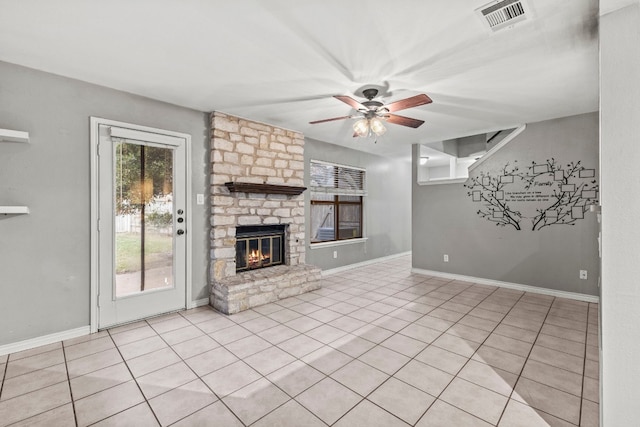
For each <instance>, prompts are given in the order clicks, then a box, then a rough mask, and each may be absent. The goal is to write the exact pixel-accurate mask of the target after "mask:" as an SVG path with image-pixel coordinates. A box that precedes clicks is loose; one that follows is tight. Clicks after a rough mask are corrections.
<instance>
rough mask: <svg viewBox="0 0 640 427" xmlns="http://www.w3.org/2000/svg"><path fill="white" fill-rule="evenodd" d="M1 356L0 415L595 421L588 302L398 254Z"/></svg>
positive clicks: (105, 420) (126, 420)
mask: <svg viewBox="0 0 640 427" xmlns="http://www.w3.org/2000/svg"><path fill="white" fill-rule="evenodd" d="M323 282H324V284H323V288H322V289H321V290H318V291H315V292H312V293H309V294H305V295H300V296H298V297H292V298H288V299H286V300H283V301H280V302H278V303H273V304H269V305H265V306H262V307H257V308H256V309H254V310H249V311H245V312H242V313H239V314H236V315H233V316H225V315H222V314H219V313H217V312H215V311H213V310H212V309H211V308H209V307H201V308H198V309H194V310H188V311H184V312H180V313H173V314H169V315H165V316H162V317H157V318H152V319H148V320H145V321H140V322H137V323H135V324H130V325H126V326H122V327H118V328H114V329H110V330H108V331H103V332H100V333H97V334H94V335H90V336H84V337H80V338H76V339H72V340H69V341H65V342H63V343H56V344H51V345H47V346H43V347H39V348H35V349H32V350H28V351H23V352H20V353H14V354H10V355H8V356H0V380H2V388H1V389H0V426H6V425H12V426H40V425H43V426H44V425H46V426H47V427H52V426H74V425H77V426H87V425H99V426H157V425H163V426H167V425H175V426H225V427H226V426H249V425H251V426H296V427H298V426H324V425H335V426H367V427H375V426H384V427H393V426H407V425H411V426H419V427H425V426H447V427H449V426H456V427H459V426H496V425H497V426H523V427H529V426H585V427H586V426H597V425H598V347H597V330H598V324H597V322H598V305H597V304H589V303H585V302H578V301H573V300H567V299H561V298H554V297H550V296H544V295H538V294H529V293H523V292H519V291H514V290H509V289H504V288H494V287H490V286H482V285H475V284H473V283H464V282H459V281H449V280H443V279H439V278H433V277H426V276H418V275H414V274H411V273H410V260H409V258H408V257H402V258H398V259H395V260H392V261H388V262H384V263H380V264H376V265H371V266H367V267H363V268H358V269H353V270H349V271H347V272H344V273H341V274H336V275H332V276H328V277H326V278H325V279H323Z"/></svg>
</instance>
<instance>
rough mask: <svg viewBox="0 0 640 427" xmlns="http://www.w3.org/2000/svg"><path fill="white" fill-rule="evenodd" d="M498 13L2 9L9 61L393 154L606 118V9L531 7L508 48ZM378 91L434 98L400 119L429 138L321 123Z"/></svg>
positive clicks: (0, 45) (201, 5)
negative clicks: (491, 16)
mask: <svg viewBox="0 0 640 427" xmlns="http://www.w3.org/2000/svg"><path fill="white" fill-rule="evenodd" d="M486 3H487V1H485V0H449V1H443V0H395V1H388V0H367V1H363V0H267V1H265V0H263V1H260V0H227V1H218V0H181V1H178V0H137V1H131V0H111V1H107V0H103V1H99V0H92V1H87V0H59V1H51V0H20V1H16V0H0V60H2V61H6V62H11V63H16V64H20V65H25V66H28V67H32V68H36V69H40V70H44V71H48V72H52V73H55V74H60V75H63V76H68V77H72V78H76V79H80V80H84V81H87V82H92V83H96V84H100V85H104V86H108V87H112V88H115V89H120V90H123V91H127V92H131V93H135V94H139V95H143V96H147V97H149V98H154V99H158V100H162V101H166V102H170V103H173V104H177V105H181V106H185V107H189V108H193V109H196V110H200V111H213V110H217V111H222V112H226V113H230V114H235V115H238V116H241V117H246V118H249V119H252V120H258V121H263V122H267V123H271V124H274V125H278V126H283V127H286V128H289V129H293V130H297V131H301V132H303V133H304V134H305V135H306V136H308V137H311V138H315V139H318V140H322V141H327V142H331V143H335V144H340V145H344V146H347V147H351V148H356V149H361V150H364V151H369V152H374V153H378V154H384V155H400V154H402V155H406V154H407V153H408V152H409V148H408V147H409V146H410V145H411V144H414V143H420V142H432V141H437V140H442V139H450V138H456V137H460V136H465V135H471V134H478V133H482V132H486V131H492V130H496V129H504V128H510V127H515V126H516V125H518V124H520V123H530V122H535V121H540V120H546V119H550V118H555V117H563V116H568V115H573V114H579V113H584V112H590V111H596V110H597V109H598V36H597V22H598V1H597V0H579V1H576V0H529V2H528V4H529V5H530V7H531V8H532V10H531V13H532V16H533V18H532V19H530V20H528V21H525V22H523V23H521V24H517V25H516V26H515V27H514V28H512V29H507V30H505V31H501V32H498V33H495V34H491V33H490V32H489V31H488V30H486V29H485V28H484V27H483V25H482V23H481V21H480V19H479V18H478V15H477V14H476V13H475V12H474V9H476V8H478V7H480V6H483V5H484V4H486ZM368 85H377V86H380V87H382V88H384V89H386V90H385V91H384V92H385V94H386V95H388V96H387V97H386V98H385V99H384V101H385V102H389V101H393V100H397V99H402V98H405V97H408V96H412V95H415V94H418V93H426V94H428V95H429V96H430V97H431V98H432V99H433V103H432V104H429V105H425V106H421V107H416V108H412V109H408V110H404V111H401V112H399V114H401V115H406V116H408V117H414V118H417V119H422V120H425V121H426V123H425V124H424V125H423V126H422V127H420V128H418V129H410V128H405V127H402V126H398V125H393V124H389V125H388V126H387V127H388V132H387V134H385V135H384V136H383V137H380V138H378V142H377V144H374V142H373V141H372V140H363V139H358V138H353V137H352V131H351V127H350V126H351V125H352V121H351V120H345V121H337V122H330V123H323V124H316V125H309V124H308V122H309V121H312V120H318V119H324V118H330V117H336V116H344V115H348V114H350V113H351V112H352V110H350V107H349V106H347V105H346V104H343V103H341V102H339V101H338V100H336V99H333V98H332V95H344V94H346V95H351V96H356V95H354V93H356V94H357V93H358V91H361V90H362V88H363V87H366V86H368ZM356 97H357V96H356Z"/></svg>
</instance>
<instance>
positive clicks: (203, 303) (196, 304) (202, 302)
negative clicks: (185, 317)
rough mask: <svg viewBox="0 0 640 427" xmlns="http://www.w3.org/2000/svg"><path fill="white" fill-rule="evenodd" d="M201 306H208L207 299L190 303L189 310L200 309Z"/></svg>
mask: <svg viewBox="0 0 640 427" xmlns="http://www.w3.org/2000/svg"><path fill="white" fill-rule="evenodd" d="M203 305H209V298H201V299H197V300H194V301H191V304H189V308H196V307H202V306H203Z"/></svg>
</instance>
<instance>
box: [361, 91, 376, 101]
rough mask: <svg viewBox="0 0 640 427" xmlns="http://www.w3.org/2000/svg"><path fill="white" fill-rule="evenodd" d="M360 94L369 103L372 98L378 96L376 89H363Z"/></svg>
mask: <svg viewBox="0 0 640 427" xmlns="http://www.w3.org/2000/svg"><path fill="white" fill-rule="evenodd" d="M362 94H363V95H364V97H365V98H367V99H368V100H369V101H371V100H372V99H373V98H375V97H376V96H377V95H378V89H373V88H371V89H365V90H363V91H362Z"/></svg>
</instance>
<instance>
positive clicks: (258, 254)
mask: <svg viewBox="0 0 640 427" xmlns="http://www.w3.org/2000/svg"><path fill="white" fill-rule="evenodd" d="M283 241H284V228H283V227H282V226H273V227H271V226H265V227H245V229H242V228H239V230H238V231H236V271H237V272H240V271H246V270H254V269H257V268H264V267H270V266H273V265H278V264H282V263H283V258H284V244H283Z"/></svg>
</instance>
